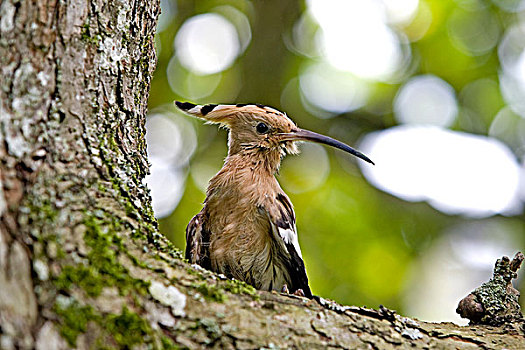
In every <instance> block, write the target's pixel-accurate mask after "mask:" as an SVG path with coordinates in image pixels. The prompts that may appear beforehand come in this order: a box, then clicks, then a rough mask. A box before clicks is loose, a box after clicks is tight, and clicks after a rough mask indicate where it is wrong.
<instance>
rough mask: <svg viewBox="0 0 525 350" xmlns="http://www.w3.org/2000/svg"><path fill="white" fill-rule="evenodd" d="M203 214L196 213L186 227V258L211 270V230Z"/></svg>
mask: <svg viewBox="0 0 525 350" xmlns="http://www.w3.org/2000/svg"><path fill="white" fill-rule="evenodd" d="M203 216H204V215H203V214H202V212H200V213H199V214H197V215H195V216H194V217H193V219H191V221H190V223H189V224H188V226H187V227H186V252H185V258H186V259H188V261H189V262H190V263H192V264H198V265H200V266H202V267H204V268H206V269H208V270H211V260H210V232H209V230H208V229H207V227H206V225H205V222H206V220H204V217H203Z"/></svg>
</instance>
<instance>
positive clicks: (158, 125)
mask: <svg viewBox="0 0 525 350" xmlns="http://www.w3.org/2000/svg"><path fill="white" fill-rule="evenodd" d="M146 131H147V133H146V142H147V145H148V159H149V161H150V162H151V168H150V172H151V174H150V175H148V176H146V183H147V184H148V187H149V188H150V189H151V196H152V202H153V211H154V212H155V216H156V217H157V218H161V217H164V216H167V215H169V214H170V213H171V212H172V211H173V209H175V207H176V206H177V204H178V203H179V201H180V199H181V197H182V194H183V192H184V184H185V180H186V167H187V165H188V161H189V159H190V157H191V156H192V154H193V152H194V151H195V148H196V145H197V138H196V135H195V130H194V129H193V126H192V125H191V123H190V122H189V121H187V120H185V119H183V118H182V117H178V116H177V115H175V114H171V113H156V114H153V115H151V116H149V117H148V119H147V121H146Z"/></svg>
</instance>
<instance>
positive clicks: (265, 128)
mask: <svg viewBox="0 0 525 350" xmlns="http://www.w3.org/2000/svg"><path fill="white" fill-rule="evenodd" d="M255 130H257V132H258V133H259V134H266V133H267V132H268V130H270V128H269V127H268V125H266V124H264V123H259V124H257V126H256V127H255Z"/></svg>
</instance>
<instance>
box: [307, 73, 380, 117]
mask: <svg viewBox="0 0 525 350" xmlns="http://www.w3.org/2000/svg"><path fill="white" fill-rule="evenodd" d="M299 85H300V88H301V93H302V94H303V96H304V97H306V99H307V100H308V102H310V103H312V104H313V105H315V106H316V107H318V108H321V109H323V110H325V111H330V112H334V113H343V112H348V111H352V110H355V109H358V108H360V107H361V106H363V105H364V104H365V103H366V101H367V98H368V96H369V94H370V88H369V87H368V84H367V83H366V82H364V81H362V80H361V79H359V78H356V77H355V76H353V75H352V74H350V73H346V72H341V71H338V70H336V69H334V68H332V67H331V66H329V65H327V64H322V63H319V64H315V65H312V66H309V67H308V68H307V69H305V71H304V72H303V73H302V74H301V76H300V77H299Z"/></svg>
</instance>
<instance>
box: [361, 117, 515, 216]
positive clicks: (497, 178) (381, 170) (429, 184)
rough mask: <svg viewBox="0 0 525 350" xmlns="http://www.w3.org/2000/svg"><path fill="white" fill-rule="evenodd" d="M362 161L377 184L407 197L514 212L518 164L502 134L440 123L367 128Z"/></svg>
mask: <svg viewBox="0 0 525 350" xmlns="http://www.w3.org/2000/svg"><path fill="white" fill-rule="evenodd" d="M360 149H361V150H362V151H363V152H364V153H365V154H367V155H368V156H369V157H370V158H371V159H373V160H374V161H375V162H376V166H375V167H370V166H367V164H365V165H364V164H363V163H359V165H360V166H361V170H362V171H363V174H364V175H365V177H366V178H367V179H368V181H370V182H371V183H372V184H373V185H375V186H376V187H378V188H380V189H382V190H384V191H386V192H389V193H391V194H393V195H395V196H398V197H400V198H403V199H405V200H409V201H422V200H426V201H428V202H429V204H430V205H432V206H433V207H434V208H436V209H438V210H440V211H442V212H445V213H447V214H463V215H466V216H471V217H486V216H491V215H494V214H497V213H503V214H515V213H516V212H518V211H519V210H521V209H522V204H521V202H520V201H519V200H518V191H519V183H520V178H519V177H520V173H519V165H518V163H517V161H516V159H515V157H514V155H513V154H512V152H511V151H510V149H509V148H508V147H507V146H506V145H505V144H503V143H501V142H500V141H498V140H495V139H492V138H488V137H484V136H477V135H471V134H467V133H459V132H453V131H449V130H443V129H440V128H437V127H423V126H417V127H415V126H400V127H394V128H390V129H388V130H385V131H380V132H375V133H372V134H368V135H367V136H366V137H365V138H364V139H363V142H362V143H361V145H360Z"/></svg>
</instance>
